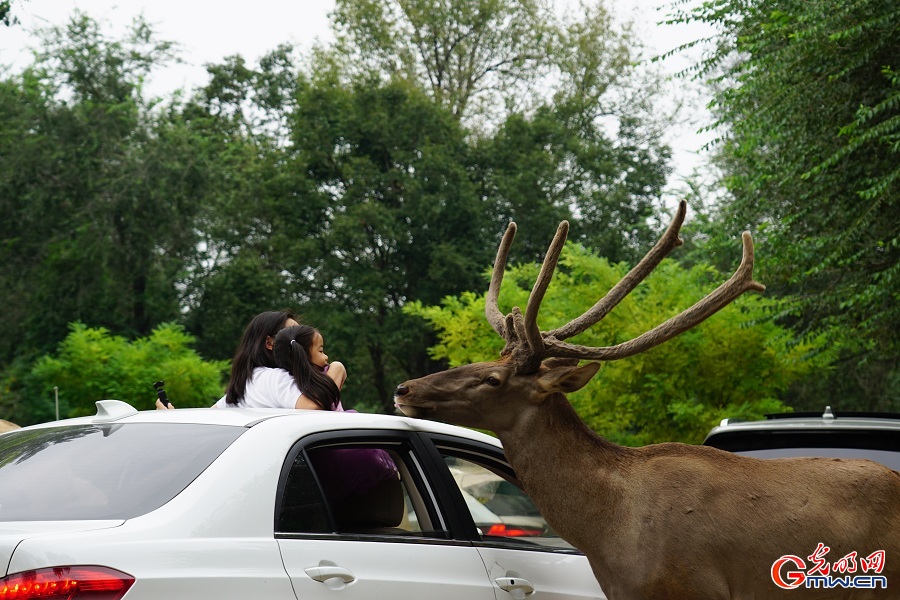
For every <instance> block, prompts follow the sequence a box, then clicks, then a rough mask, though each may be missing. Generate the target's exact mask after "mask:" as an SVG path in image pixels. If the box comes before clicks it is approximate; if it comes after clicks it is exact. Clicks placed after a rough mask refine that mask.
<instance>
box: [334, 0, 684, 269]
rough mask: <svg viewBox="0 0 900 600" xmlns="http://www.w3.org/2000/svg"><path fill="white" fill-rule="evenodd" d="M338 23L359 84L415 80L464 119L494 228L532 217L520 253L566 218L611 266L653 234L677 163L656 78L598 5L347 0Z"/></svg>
mask: <svg viewBox="0 0 900 600" xmlns="http://www.w3.org/2000/svg"><path fill="white" fill-rule="evenodd" d="M332 18H333V21H334V25H335V29H336V31H337V34H338V35H337V37H338V45H337V48H336V50H335V54H336V55H337V57H336V58H334V59H333V60H334V61H336V62H338V63H339V64H341V65H342V68H343V70H344V71H346V72H347V73H349V74H350V77H351V78H352V77H354V76H356V77H360V76H361V75H360V74H364V75H367V76H371V74H372V73H374V74H375V75H376V76H378V77H380V78H382V79H384V78H387V79H393V80H398V79H403V80H407V81H410V82H413V83H414V84H415V85H418V86H420V87H422V88H423V89H425V90H427V91H428V92H429V93H430V95H431V97H432V98H434V99H435V101H436V102H437V103H438V104H440V105H441V106H445V107H448V108H449V109H450V110H451V112H452V113H453V114H454V115H455V116H456V117H457V118H458V119H460V120H461V121H462V122H463V123H464V124H465V125H466V126H467V128H468V130H467V137H468V138H469V139H470V140H471V142H472V143H473V144H474V145H475V146H476V151H477V156H476V158H474V159H473V162H474V167H475V176H476V179H477V184H478V185H479V187H480V188H481V193H482V195H484V196H485V197H486V198H487V199H488V200H489V201H490V202H492V203H494V206H493V207H492V208H491V210H490V214H491V216H492V217H494V218H495V219H496V222H495V227H496V231H497V232H498V234H499V232H501V231H502V230H503V228H504V227H505V224H506V222H508V221H509V220H516V221H517V222H519V223H521V224H524V225H527V226H523V227H522V228H521V232H522V233H521V236H520V245H519V246H518V248H517V249H516V252H517V253H519V252H521V254H516V256H517V257H520V258H523V259H525V258H527V259H529V260H532V259H534V258H536V257H537V256H538V255H539V253H540V251H541V248H542V247H543V244H544V240H545V239H546V238H547V237H548V236H547V235H545V234H546V233H547V232H548V231H550V232H552V229H553V228H554V227H555V226H556V223H558V221H559V220H560V219H563V218H567V219H569V220H571V221H572V224H573V239H577V240H579V241H581V242H583V243H585V244H588V245H590V246H592V247H595V248H597V249H599V250H602V251H603V252H604V253H606V255H607V256H609V257H610V258H612V259H613V260H623V259H628V258H631V257H632V256H633V255H634V252H635V248H639V247H641V246H642V245H643V244H644V243H645V242H646V241H648V240H651V239H652V238H653V237H654V235H655V231H654V230H653V229H654V226H655V217H656V216H657V213H658V210H659V205H660V204H661V203H660V196H661V193H662V188H663V186H664V185H665V180H666V177H667V176H668V173H669V168H668V166H667V163H668V160H669V158H670V152H669V149H668V148H667V147H666V146H665V144H664V143H663V142H662V141H661V137H660V134H661V130H662V128H661V127H660V124H661V123H662V122H664V121H665V117H664V116H663V115H662V114H660V111H659V110H658V106H654V105H653V102H652V98H653V95H654V92H655V90H658V89H659V85H658V84H659V81H658V77H657V76H656V75H655V74H654V73H653V72H652V71H649V70H648V69H646V68H644V67H640V66H638V64H639V63H640V57H641V46H640V44H639V42H638V41H637V40H636V39H635V38H634V36H633V35H632V34H631V30H630V27H629V26H628V25H627V24H625V25H620V24H618V23H617V21H616V19H615V18H614V17H613V14H612V13H611V12H610V11H609V10H608V9H607V8H606V4H605V3H604V2H602V1H595V2H586V1H585V2H581V3H579V5H578V10H573V11H568V12H567V13H566V14H565V15H562V16H558V15H557V12H556V11H555V10H554V6H553V4H552V3H550V2H546V1H544V0H529V1H527V2H521V1H511V0H467V1H466V2H448V1H446V0H340V1H339V2H337V5H336V9H335V12H334V13H333V15H332ZM348 57H349V58H348Z"/></svg>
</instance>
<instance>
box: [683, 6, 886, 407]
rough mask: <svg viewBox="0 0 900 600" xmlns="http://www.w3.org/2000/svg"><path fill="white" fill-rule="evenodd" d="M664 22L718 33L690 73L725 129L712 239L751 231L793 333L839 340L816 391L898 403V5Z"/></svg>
mask: <svg viewBox="0 0 900 600" xmlns="http://www.w3.org/2000/svg"><path fill="white" fill-rule="evenodd" d="M675 18H676V20H679V21H700V22H705V23H708V24H712V25H714V26H716V27H717V34H716V35H715V36H714V37H713V39H712V40H711V42H712V44H713V50H714V51H713V52H712V53H711V55H710V57H709V58H708V59H707V60H706V61H705V62H704V63H703V64H702V65H700V67H699V70H698V72H699V73H700V75H701V76H710V77H714V85H715V89H716V90H717V91H716V95H715V98H716V102H715V107H716V108H715V110H716V113H717V115H718V121H719V124H720V125H721V126H722V128H723V129H724V130H725V133H724V139H723V143H722V145H721V148H720V155H719V156H720V158H719V162H720V164H721V166H722V168H723V169H724V171H725V173H726V179H725V182H726V184H727V186H728V188H729V191H730V192H731V194H732V196H733V199H732V200H730V201H729V202H727V203H724V204H723V205H722V207H721V215H722V218H723V221H722V227H723V230H726V231H736V230H739V229H740V228H746V227H751V228H754V229H757V230H758V231H759V238H760V239H759V242H760V247H761V248H766V249H768V251H767V252H761V253H760V256H761V264H760V278H761V280H762V281H765V282H766V283H767V284H768V285H769V289H770V290H771V291H772V292H774V293H776V294H779V295H786V297H785V302H784V304H783V305H782V307H781V312H782V314H784V313H787V314H789V315H790V319H791V322H792V324H793V326H794V327H796V329H797V330H798V331H800V332H822V331H834V332H837V333H838V335H839V336H840V338H842V339H843V340H844V341H845V345H844V347H845V349H846V350H847V352H848V353H847V354H846V355H845V356H844V357H842V362H843V364H844V365H846V368H844V369H842V370H841V376H840V377H839V380H836V381H834V382H833V384H834V385H831V384H829V385H828V386H826V389H824V390H822V389H819V390H817V392H816V393H821V392H824V393H825V394H826V395H827V394H828V390H827V388H828V387H830V388H831V389H832V390H836V389H838V385H837V384H838V383H839V382H841V381H842V382H844V383H846V382H850V381H853V380H856V387H857V389H856V390H855V391H854V390H852V389H851V390H849V391H850V392H851V393H852V394H854V395H856V396H857V398H858V400H859V402H860V403H861V405H862V406H864V407H868V408H876V407H878V408H888V407H890V406H891V405H892V406H893V407H894V408H896V407H897V406H900V404H898V402H900V388H898V383H900V376H898V362H897V361H898V355H900V346H898V339H900V338H898V337H897V335H896V333H895V332H896V331H898V330H900V308H898V306H900V304H898V302H897V299H898V297H900V287H898V286H900V271H898V269H900V238H898V235H900V229H898V227H897V223H898V222H900V202H898V198H900V193H898V192H900V160H898V152H900V143H898V140H900V77H898V75H897V72H896V67H897V65H896V64H895V62H896V59H897V56H898V55H900V42H898V39H900V38H898V36H897V23H898V22H900V7H898V6H897V5H896V3H891V2H884V1H882V0H861V1H858V2H849V3H838V4H835V3H832V2H823V1H820V0H816V1H813V2H805V1H804V2H800V1H795V0H757V1H755V2H752V3H749V4H748V3H746V2H735V1H732V0H715V1H713V2H706V3H704V4H703V5H702V6H698V7H697V8H696V9H694V10H693V11H692V12H689V13H686V14H685V13H681V14H677V13H676V17H675ZM851 332H852V333H851ZM854 340H855V343H854ZM849 387H850V388H852V387H853V385H851V386H849ZM819 402H821V396H820V397H819Z"/></svg>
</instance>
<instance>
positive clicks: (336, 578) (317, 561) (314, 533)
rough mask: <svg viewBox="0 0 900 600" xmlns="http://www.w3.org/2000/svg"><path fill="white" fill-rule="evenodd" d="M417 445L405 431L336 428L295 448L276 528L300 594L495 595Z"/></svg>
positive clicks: (369, 597)
mask: <svg viewBox="0 0 900 600" xmlns="http://www.w3.org/2000/svg"><path fill="white" fill-rule="evenodd" d="M420 446H421V443H420V442H418V440H417V439H416V438H415V437H414V436H413V435H410V434H406V433H405V432H397V433H396V434H394V433H384V434H377V433H376V434H373V433H372V432H368V433H367V432H347V431H343V432H340V433H333V434H319V435H316V436H311V437H309V438H305V439H303V440H301V441H300V442H299V443H298V444H297V445H296V446H295V447H294V448H293V449H292V451H291V453H290V454H289V455H288V457H287V460H286V462H285V466H284V468H283V471H282V476H281V482H280V484H279V492H278V498H277V504H276V516H275V537H276V539H277V541H278V545H279V548H280V550H281V555H282V559H283V561H284V567H285V569H286V571H287V573H288V575H289V576H290V578H291V582H292V584H293V586H294V592H295V594H296V595H297V597H298V598H302V599H303V600H307V599H310V598H324V597H329V598H332V597H333V598H342V599H347V600H355V599H359V600H379V599H385V600H388V599H391V600H393V599H396V598H429V599H440V600H444V599H445V600H458V599H459V598H466V599H471V600H495V598H496V595H495V591H494V586H493V584H492V582H491V580H490V579H489V578H488V576H487V571H486V569H485V566H484V563H483V562H482V559H481V555H480V554H479V552H478V550H477V549H475V548H474V547H473V546H472V544H471V542H470V541H468V540H464V539H454V536H453V535H452V534H451V530H452V529H459V527H458V525H454V519H457V518H458V517H457V516H455V515H454V514H453V512H452V511H451V512H450V514H449V516H448V515H447V514H446V506H447V502H446V501H445V500H442V499H441V498H440V497H439V495H440V492H439V490H436V489H435V488H434V486H433V485H431V484H430V483H429V478H428V477H426V475H425V473H424V471H423V467H422V464H423V461H422V458H421V455H420V454H421V448H420ZM388 463H390V464H388ZM392 466H393V467H395V469H394V471H393V472H391V467H392ZM457 537H458V536H457Z"/></svg>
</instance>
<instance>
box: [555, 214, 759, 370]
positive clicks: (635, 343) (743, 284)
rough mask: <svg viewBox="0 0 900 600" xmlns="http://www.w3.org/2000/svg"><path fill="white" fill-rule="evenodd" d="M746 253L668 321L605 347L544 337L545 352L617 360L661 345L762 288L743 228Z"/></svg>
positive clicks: (751, 243)
mask: <svg viewBox="0 0 900 600" xmlns="http://www.w3.org/2000/svg"><path fill="white" fill-rule="evenodd" d="M742 239H743V257H742V259H741V264H740V266H739V267H738V268H737V270H736V271H735V272H734V275H732V276H731V278H730V279H729V280H728V281H726V282H725V283H723V284H722V285H720V286H719V287H717V288H716V289H715V290H713V292H712V293H710V294H709V295H707V296H706V297H704V298H703V299H701V300H700V301H699V302H697V303H696V304H694V306H692V307H690V308H688V309H686V310H684V311H683V312H681V313H680V314H678V315H677V316H675V317H672V318H671V319H669V320H668V321H666V322H665V323H662V324H661V325H658V326H656V327H654V328H653V329H651V330H650V331H648V332H646V333H644V334H642V335H639V336H638V337H636V338H634V339H633V340H629V341H627V342H624V343H621V344H618V345H616V346H607V347H602V348H591V347H587V346H575V345H572V344H567V343H565V342H560V341H558V340H554V339H545V340H544V342H545V344H546V346H547V351H546V353H547V354H549V355H552V356H555V357H560V358H580V359H585V360H618V359H620V358H626V357H628V356H632V355H634V354H638V353H640V352H643V351H645V350H649V349H650V348H653V347H654V346H658V345H659V344H662V343H663V342H665V341H667V340H670V339H672V338H673V337H675V336H676V335H678V334H679V333H683V332H685V331H687V330H688V329H691V328H692V327H694V326H695V325H697V324H699V323H701V322H702V321H704V320H705V319H707V318H708V317H710V316H712V315H713V314H715V313H716V312H718V311H719V310H720V309H722V308H724V307H725V306H727V305H728V304H729V303H731V302H732V301H733V300H734V299H735V298H737V297H738V296H740V295H741V294H743V293H744V292H748V291H755V292H763V291H765V289H766V286H764V285H763V284H761V283H758V282H756V281H753V239H752V238H751V237H750V233H749V232H746V231H745V232H744V233H743V235H742Z"/></svg>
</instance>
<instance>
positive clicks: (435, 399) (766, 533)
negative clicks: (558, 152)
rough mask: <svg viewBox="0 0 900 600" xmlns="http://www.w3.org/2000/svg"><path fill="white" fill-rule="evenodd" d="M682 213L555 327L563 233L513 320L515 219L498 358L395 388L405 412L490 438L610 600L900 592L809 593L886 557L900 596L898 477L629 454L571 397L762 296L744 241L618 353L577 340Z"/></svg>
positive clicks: (490, 306) (686, 449)
mask: <svg viewBox="0 0 900 600" xmlns="http://www.w3.org/2000/svg"><path fill="white" fill-rule="evenodd" d="M685 213H686V203H685V202H681V203H680V204H679V206H678V208H677V210H676V213H675V216H674V218H673V220H672V222H671V223H670V225H669V226H668V228H667V229H666V230H665V232H664V233H663V234H662V236H661V237H660V238H659V240H658V241H657V242H656V244H655V245H654V246H653V247H652V248H651V249H650V251H649V252H648V253H647V254H646V255H645V256H644V257H643V258H642V259H641V260H640V261H639V262H638V264H637V265H636V266H635V267H634V268H633V269H632V270H631V271H629V272H628V274H627V275H626V276H625V277H624V278H623V279H622V280H621V281H619V282H618V283H617V284H616V285H615V286H613V287H612V288H611V289H610V290H609V292H608V293H607V294H606V295H605V296H604V297H603V298H601V299H600V300H599V301H597V303H596V304H594V305H593V306H592V307H591V308H590V309H588V310H587V311H586V312H585V313H584V314H583V315H581V316H579V317H577V318H575V319H573V320H572V321H570V322H569V323H568V324H566V325H563V326H562V327H559V328H557V329H554V330H552V331H541V330H540V329H539V327H538V324H537V317H538V310H539V308H540V305H541V302H542V300H543V297H544V295H545V292H546V290H547V286H548V284H549V282H550V280H551V277H552V275H553V273H554V271H555V269H556V264H557V261H558V258H559V255H560V252H561V250H562V247H563V245H564V243H565V239H566V236H567V234H568V223H567V222H565V221H563V222H562V223H561V224H560V225H559V228H558V229H557V232H556V235H555V237H554V238H553V241H552V242H551V244H550V247H549V250H548V251H547V254H546V255H545V259H544V262H543V264H542V266H541V269H540V272H539V274H538V276H537V279H536V281H535V283H534V286H533V288H532V290H531V293H530V296H529V298H528V302H527V305H526V308H525V312H524V313H523V312H522V311H521V309H520V308H519V307H514V308H513V309H512V312H510V313H509V314H507V315H505V316H504V315H503V314H502V313H501V311H500V310H499V308H498V295H499V291H500V286H501V283H502V280H503V275H504V271H505V269H506V262H507V257H508V253H509V249H510V246H511V244H512V240H513V237H514V236H515V232H516V225H515V223H514V222H513V223H510V224H509V227H508V228H507V230H506V233H505V234H504V236H503V238H502V241H501V243H500V246H499V249H498V251H497V256H496V259H495V261H494V268H493V272H492V275H491V280H490V284H489V287H488V292H487V294H486V296H485V299H486V303H485V304H486V305H485V316H486V318H487V321H488V322H489V323H490V325H491V327H492V329H493V330H494V331H495V332H496V333H497V334H498V335H499V336H500V337H501V338H502V339H503V340H505V346H504V348H503V350H502V352H501V354H500V358H499V359H498V360H495V361H490V362H480V363H475V364H469V365H462V366H458V367H455V368H452V369H449V370H446V371H441V372H437V373H433V374H430V375H426V376H424V377H420V378H418V379H411V380H409V381H405V382H403V383H401V384H400V385H399V386H397V388H396V391H395V397H394V400H395V406H396V408H397V409H398V410H399V411H400V413H402V414H403V415H405V416H409V417H415V418H427V419H432V420H437V421H442V422H447V423H452V424H456V425H461V426H465V427H472V428H478V429H485V430H490V431H493V432H494V433H495V434H496V435H497V437H498V438H499V440H500V442H501V444H502V446H503V449H504V452H505V454H506V457H507V460H508V462H509V464H510V466H511V467H512V468H513V470H514V471H515V473H516V476H517V478H518V479H519V480H520V481H521V484H522V486H523V487H524V489H525V492H526V493H528V494H529V496H531V498H532V500H533V501H534V503H535V505H536V506H537V508H538V509H539V510H540V511H541V513H542V515H543V517H544V518H545V520H546V521H547V523H548V525H549V526H550V527H551V528H552V529H553V530H554V531H555V532H556V533H557V534H558V535H559V536H560V537H562V538H563V539H565V540H566V541H568V542H569V543H570V544H572V545H573V546H574V547H575V548H576V549H578V550H580V551H581V552H582V553H583V554H584V555H585V556H586V558H587V561H588V563H589V565H590V567H591V569H592V571H593V574H594V576H595V577H596V579H597V582H598V583H599V585H600V588H601V589H602V590H603V592H604V593H605V594H606V595H607V597H608V598H609V599H610V600H751V599H752V600H763V599H766V600H767V599H770V598H771V599H777V598H789V599H806V598H828V599H830V600H831V599H837V598H851V597H852V598H853V599H854V600H859V599H861V598H887V597H889V595H892V597H894V598H896V597H897V595H896V594H897V592H892V591H886V590H884V589H880V588H881V585H878V586H877V587H876V589H869V590H866V589H845V588H840V587H838V588H835V589H824V588H813V587H810V586H808V585H800V577H801V576H805V573H808V572H809V571H810V569H812V568H813V567H814V566H817V565H819V566H820V565H821V563H822V562H824V561H826V560H827V561H828V562H829V564H830V563H833V562H837V561H839V559H841V558H843V557H847V556H848V555H850V554H851V553H856V554H854V555H852V558H853V559H854V560H855V561H856V564H859V561H860V559H862V558H866V559H867V560H868V559H869V558H871V559H872V560H875V559H876V558H877V556H878V552H879V551H881V554H880V556H881V557H882V559H883V560H882V563H881V567H882V570H881V573H880V575H881V576H883V577H884V578H885V579H884V580H883V581H879V582H878V583H880V584H883V583H884V581H887V583H888V585H890V586H891V588H893V587H894V586H900V568H898V567H900V474H898V472H897V471H893V470H890V469H888V468H887V467H885V466H883V465H880V464H877V463H875V462H870V461H866V460H842V459H833V458H781V459H768V460H766V459H758V458H750V457H744V456H738V455H735V454H732V453H730V452H727V451H724V450H719V449H716V448H712V447H707V446H699V445H691V444H682V443H674V442H667V443H660V444H652V445H647V446H641V447H625V446H619V445H617V444H615V443H613V442H611V441H609V440H607V439H605V438H603V437H601V436H600V435H598V434H597V433H595V432H594V431H592V430H591V429H589V428H588V427H587V425H585V423H584V421H582V420H581V418H580V417H579V416H578V415H577V413H576V412H575V410H574V409H573V408H572V405H571V404H570V403H569V401H568V399H567V398H566V394H569V393H572V392H576V391H577V390H579V389H581V388H582V387H584V386H585V385H586V384H587V383H588V382H589V381H590V380H591V379H592V378H593V377H594V375H595V374H596V373H597V371H598V370H599V368H600V365H601V364H602V362H603V361H611V360H619V359H624V358H627V357H629V356H634V355H636V354H638V353H641V352H644V351H646V350H648V349H650V348H653V347H654V346H657V345H658V344H661V343H663V342H665V341H667V340H669V339H671V338H673V337H674V336H676V335H678V334H680V333H682V332H684V331H687V330H689V329H691V328H692V327H695V326H696V325H697V324H699V323H701V322H702V321H703V320H705V319H707V318H708V317H710V316H711V315H713V314H714V313H716V312H717V311H719V310H720V309H721V308H723V307H724V306H726V305H728V304H729V303H731V302H732V301H734V300H735V299H736V298H737V297H739V296H740V295H742V294H744V293H746V292H751V291H752V292H763V291H764V290H765V286H763V285H762V284H760V283H758V282H756V281H754V280H753V260H754V254H753V240H752V238H751V235H750V233H749V232H744V233H743V234H742V244H743V255H742V258H741V262H740V265H739V267H738V268H737V270H736V271H735V272H734V273H733V274H732V276H731V277H730V278H729V279H728V280H727V281H725V282H724V283H722V284H721V285H720V286H719V287H717V288H716V289H715V290H714V291H713V292H711V293H710V294H708V295H707V296H705V297H704V298H702V299H701V300H699V301H698V302H697V303H696V304H694V305H693V306H692V307H690V308H688V309H686V310H684V311H683V312H681V313H680V314H678V315H676V316H674V317H672V318H671V319H669V320H667V321H665V322H664V323H662V324H660V325H658V326H656V327H654V328H653V329H651V330H650V331H647V332H645V333H643V334H641V335H639V336H637V337H635V338H634V339H632V340H629V341H626V342H623V343H621V344H617V345H614V346H606V347H587V346H583V345H576V344H571V343H568V342H566V341H565V340H566V339H568V338H570V337H572V336H575V335H577V334H579V333H581V332H583V331H585V330H587V329H588V328H589V327H591V326H592V325H594V324H596V323H597V322H599V321H600V320H601V319H602V318H603V317H604V316H605V315H607V314H608V313H609V312H610V311H611V310H612V309H613V308H615V306H616V304H617V303H618V302H620V301H621V300H622V299H623V298H624V297H625V296H627V295H628V294H629V293H630V292H631V291H632V290H633V289H634V288H635V287H636V286H637V285H638V284H639V283H640V282H641V281H643V280H644V279H645V278H646V277H647V276H648V275H649V274H650V273H651V272H652V271H653V270H654V269H655V268H656V266H657V265H658V264H659V263H660V262H661V261H662V259H663V258H664V257H665V256H666V255H668V254H669V252H671V251H672V250H673V249H674V248H676V247H678V246H680V245H681V244H682V243H683V241H682V239H681V238H680V235H679V232H680V229H681V225H682V223H683V221H684V218H685ZM582 361H589V362H585V363H584V364H582ZM820 544H823V545H822V546H820ZM826 552H827V553H826ZM786 556H788V557H793V558H795V559H797V561H800V562H801V563H802V564H803V565H804V566H805V569H804V568H801V567H800V564H799V563H795V562H792V560H793V558H791V559H788V560H783V557H786ZM857 557H858V558H857ZM820 559H821V560H820ZM867 564H868V563H867ZM872 568H873V569H874V563H872ZM797 572H800V574H799V575H798V574H797ZM814 572H815V573H817V574H822V571H821V568H820V570H819V571H814ZM872 572H873V571H869V574H872ZM860 573H862V571H861V570H858V571H857V574H860ZM826 574H827V572H826ZM779 582H780V583H779ZM864 582H865V580H863V583H864ZM807 583H808V582H807Z"/></svg>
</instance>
